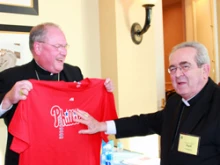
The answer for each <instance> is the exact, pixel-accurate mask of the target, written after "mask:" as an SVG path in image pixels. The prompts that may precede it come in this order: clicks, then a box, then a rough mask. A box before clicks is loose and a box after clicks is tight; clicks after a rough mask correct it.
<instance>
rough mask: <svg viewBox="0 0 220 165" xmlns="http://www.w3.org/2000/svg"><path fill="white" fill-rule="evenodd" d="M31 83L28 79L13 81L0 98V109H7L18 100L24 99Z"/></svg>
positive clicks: (30, 87)
mask: <svg viewBox="0 0 220 165" xmlns="http://www.w3.org/2000/svg"><path fill="white" fill-rule="evenodd" d="M32 88H33V85H32V83H31V82H30V81H28V80H22V81H18V82H16V83H15V85H14V86H13V87H12V88H11V90H10V91H8V93H6V95H5V97H4V98H3V100H2V109H8V108H10V107H11V106H12V105H13V104H16V103H18V102H19V101H20V100H26V99H27V96H28V94H29V92H30V90H31V89H32Z"/></svg>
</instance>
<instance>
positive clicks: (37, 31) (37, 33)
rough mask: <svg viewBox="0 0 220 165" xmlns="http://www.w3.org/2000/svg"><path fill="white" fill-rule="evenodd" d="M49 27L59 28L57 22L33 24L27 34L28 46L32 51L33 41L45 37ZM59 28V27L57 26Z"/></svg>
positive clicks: (42, 39)
mask: <svg viewBox="0 0 220 165" xmlns="http://www.w3.org/2000/svg"><path fill="white" fill-rule="evenodd" d="M50 27H56V28H59V26H58V25H57V24H54V23H51V22H46V23H42V24H39V25H37V26H34V27H33V28H32V29H31V31H30V35H29V48H30V50H31V51H32V50H33V44H34V42H35V41H44V40H45V39H46V37H47V30H48V28H50ZM59 29H60V28H59Z"/></svg>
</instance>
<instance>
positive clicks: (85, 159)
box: [9, 78, 117, 165]
mask: <svg viewBox="0 0 220 165" xmlns="http://www.w3.org/2000/svg"><path fill="white" fill-rule="evenodd" d="M30 81H31V83H32V84H33V89H32V90H31V91H30V93H29V95H28V98H27V99H26V100H25V101H20V102H19V104H18V107H17V109H16V111H15V114H14V117H13V119H12V121H11V123H10V125H9V132H10V133H11V134H12V135H13V136H14V138H13V142H12V144H11V149H12V150H13V151H15V152H17V153H19V154H20V158H19V165H41V164H42V165H98V164H100V146H101V140H102V139H104V140H105V141H107V135H105V134H104V133H96V134H92V135H83V134H79V133H78V131H79V130H81V129H86V126H85V125H83V124H79V123H75V122H74V121H73V119H74V118H78V117H79V116H77V115H76V114H75V113H74V112H73V110H76V109H80V110H83V111H86V112H88V113H89V114H90V115H91V116H93V117H94V118H95V119H96V120H98V121H106V120H112V119H116V118H117V115H116V110H115V104H114V97H113V94H112V93H110V92H107V91H106V89H105V87H104V80H102V79H88V78H87V79H84V80H82V81H81V82H80V83H77V82H63V81H60V82H54V81H37V80H30Z"/></svg>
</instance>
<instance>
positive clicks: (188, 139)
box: [178, 134, 200, 155]
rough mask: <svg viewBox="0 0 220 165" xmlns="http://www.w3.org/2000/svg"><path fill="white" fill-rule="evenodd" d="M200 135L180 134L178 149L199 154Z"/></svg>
mask: <svg viewBox="0 0 220 165" xmlns="http://www.w3.org/2000/svg"><path fill="white" fill-rule="evenodd" d="M199 141H200V137H198V136H193V135H185V134H180V137H179V144H178V151H179V152H183V153H187V154H191V155H198V149H199Z"/></svg>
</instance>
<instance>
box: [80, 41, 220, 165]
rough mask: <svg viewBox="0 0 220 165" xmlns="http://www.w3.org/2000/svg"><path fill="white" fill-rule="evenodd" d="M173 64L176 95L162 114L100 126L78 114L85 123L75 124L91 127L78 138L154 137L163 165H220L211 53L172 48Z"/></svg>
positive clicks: (219, 103)
mask: <svg viewBox="0 0 220 165" xmlns="http://www.w3.org/2000/svg"><path fill="white" fill-rule="evenodd" d="M169 63H170V66H169V69H168V71H169V73H170V77H171V80H172V85H173V87H174V89H175V91H176V94H174V95H172V96H171V97H170V98H169V99H168V100H167V104H166V106H165V108H164V109H163V110H162V111H158V112H155V113H151V114H142V115H135V116H131V117H125V118H120V119H118V120H115V121H107V122H101V123H100V122H98V121H96V120H95V119H94V118H93V117H92V116H88V117H86V116H85V115H84V112H82V111H79V112H76V113H77V114H78V115H81V117H82V120H76V122H81V123H83V124H86V125H88V129H87V130H81V131H80V132H79V133H82V134H86V133H89V134H91V133H95V132H99V131H106V133H113V134H116V137H117V138H122V137H131V136H144V135H149V134H154V133H156V134H159V135H160V136H161V165H219V164H220V88H219V86H218V85H217V84H215V83H214V82H213V81H212V80H211V78H209V71H210V59H209V56H208V52H207V49H206V48H205V46H204V45H202V44H200V43H198V42H184V43H182V44H179V45H177V46H176V47H174V48H173V50H172V52H171V54H170V57H169ZM146 147H147V146H146Z"/></svg>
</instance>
